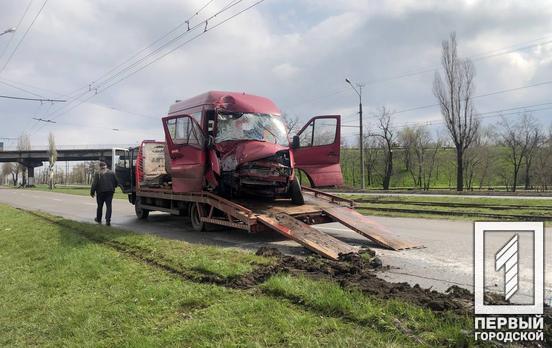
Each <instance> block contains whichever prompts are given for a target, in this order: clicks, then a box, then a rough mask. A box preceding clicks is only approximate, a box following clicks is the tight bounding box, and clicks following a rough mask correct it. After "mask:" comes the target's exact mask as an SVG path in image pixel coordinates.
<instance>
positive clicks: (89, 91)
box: [48, 0, 264, 118]
mask: <svg viewBox="0 0 552 348" xmlns="http://www.w3.org/2000/svg"><path fill="white" fill-rule="evenodd" d="M242 1H243V0H231V1H230V2H229V3H228V4H227V5H225V6H224V7H223V8H222V9H221V10H219V11H218V12H216V13H215V14H214V15H211V16H210V17H208V18H207V19H205V20H203V21H201V22H199V23H198V24H196V25H194V26H193V27H191V28H189V30H186V32H184V33H181V34H179V35H178V36H177V37H175V38H172V39H171V40H170V41H168V42H165V43H164V44H163V45H162V46H160V47H158V48H157V49H156V50H154V51H153V52H150V53H148V54H147V55H146V56H144V57H141V58H140V59H139V60H138V61H137V62H134V63H133V64H131V65H128V66H126V67H124V68H123V69H121V70H119V71H118V72H117V73H115V74H111V76H108V77H107V78H104V79H103V80H102V79H96V81H95V82H94V83H90V84H89V85H88V86H87V87H86V90H85V91H84V92H82V93H80V94H79V95H77V96H75V97H73V98H71V99H72V100H70V101H69V103H68V104H67V105H65V106H64V107H62V108H61V109H58V110H54V111H52V113H50V114H49V115H48V116H52V115H55V116H52V117H53V118H57V117H59V116H61V115H63V114H65V113H67V112H69V111H71V110H73V109H75V108H76V107H78V106H80V105H82V104H83V103H85V102H87V101H88V100H90V99H92V98H93V97H94V96H95V95H97V94H98V93H99V90H98V87H97V86H98V85H101V84H105V83H106V82H107V81H109V80H112V79H113V78H114V76H117V75H120V74H121V73H122V72H124V71H126V70H128V69H129V68H132V67H134V66H136V65H137V64H139V63H141V62H142V61H144V60H145V59H147V58H149V57H150V56H152V55H154V54H157V53H158V52H159V51H160V50H162V49H163V48H165V47H166V46H168V45H170V44H171V43H173V42H175V41H177V40H180V39H181V38H182V37H183V36H184V35H186V34H188V33H189V32H192V31H194V30H195V29H197V28H199V27H202V26H203V25H204V23H208V21H209V20H211V19H213V18H215V17H216V16H218V15H219V14H221V13H222V12H225V11H227V10H229V9H230V8H231V7H233V6H234V5H236V4H238V3H240V2H242ZM263 1H264V0H263ZM205 7H206V6H205V5H204V6H203V7H202V8H200V9H199V10H198V11H196V13H199V12H200V11H201V9H204V8H205ZM194 16H195V15H192V16H191V17H190V18H193V17H194ZM188 22H189V20H188ZM206 31H208V29H207V28H205V30H204V31H203V33H205V32H206ZM192 39H194V38H192ZM189 41H191V40H189ZM150 46H151V45H150ZM180 47H181V46H180ZM169 53H170V52H169ZM161 58H162V57H161ZM157 60H158V59H157ZM155 61H156V60H154V61H152V62H150V63H149V64H148V65H150V64H152V63H153V62H155ZM146 66H147V65H146ZM143 68H145V66H144V67H143ZM143 68H142V69H143ZM136 72H137V71H135V72H133V73H132V74H135V73H136ZM104 75H105V74H104ZM104 75H102V76H104ZM129 76H130V75H129ZM127 77H128V76H126V77H124V78H125V79H126V78H127ZM99 80H101V81H99ZM118 82H120V81H118ZM118 82H116V83H118ZM116 83H113V84H111V85H110V86H108V87H111V86H112V85H114V84H116ZM93 84H95V86H94V87H92V86H93ZM105 89H107V88H104V90H105ZM102 92H103V90H102ZM100 93H101V92H100ZM90 94H91V95H90ZM87 95H90V96H89V97H88V98H86V99H84V100H81V98H83V97H86V96H87ZM74 103H76V104H75V105H73V104H74Z"/></svg>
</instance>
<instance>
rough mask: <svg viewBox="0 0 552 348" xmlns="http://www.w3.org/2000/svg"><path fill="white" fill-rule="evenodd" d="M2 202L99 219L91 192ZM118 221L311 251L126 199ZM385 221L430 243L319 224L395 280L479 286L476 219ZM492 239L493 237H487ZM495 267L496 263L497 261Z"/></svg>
mask: <svg viewBox="0 0 552 348" xmlns="http://www.w3.org/2000/svg"><path fill="white" fill-rule="evenodd" d="M0 203H6V204H10V205H12V206H15V207H19V208H23V209H28V210H41V211H44V212H48V213H51V214H54V215H59V216H63V217H66V218H69V219H73V220H77V221H83V222H93V217H94V215H95V206H96V204H95V200H94V199H92V198H90V197H84V196H76V195H69V194H62V193H51V192H43V191H31V190H21V189H19V190H14V189H0ZM113 209H114V212H113V214H114V215H113V219H112V224H113V225H114V226H116V227H119V228H123V229H127V230H132V231H136V232H139V233H151V234H156V235H159V236H162V237H164V238H171V239H178V240H184V241H187V242H190V243H201V244H209V245H218V246H222V247H239V248H244V249H251V250H256V249H258V248H259V247H261V246H264V245H271V246H275V247H277V248H279V249H280V250H282V251H283V252H286V253H289V254H295V255H298V254H299V255H301V254H309V253H310V252H309V251H307V250H305V249H304V248H303V247H302V246H300V245H299V244H297V243H295V242H293V241H290V240H286V239H285V238H283V237H281V236H280V235H278V234H276V233H262V234H248V233H247V232H245V231H238V230H221V231H216V232H195V231H193V230H192V229H191V228H190V227H189V226H188V225H187V223H186V220H185V219H184V218H181V217H175V216H170V215H168V214H163V213H152V214H150V217H149V218H148V220H146V221H143V220H137V219H136V217H135V215H134V207H133V206H132V205H131V204H130V203H128V201H126V200H118V199H115V200H114V202H113ZM371 218H372V219H373V220H375V221H377V222H379V223H381V224H383V225H385V226H386V227H388V228H389V229H390V230H391V231H393V232H394V233H395V235H396V236H397V237H399V238H402V239H404V240H408V241H411V242H414V243H416V244H419V245H423V246H424V248H420V249H413V250H404V251H390V250H385V249H381V248H378V247H376V246H375V245H373V244H372V243H371V242H370V241H369V240H367V239H366V238H364V237H362V236H360V235H359V234H357V233H355V232H353V231H351V230H349V229H347V228H346V227H344V226H342V225H341V224H339V223H330V224H325V225H319V226H318V228H319V229H320V230H322V231H324V232H327V233H329V234H331V235H333V236H335V237H337V238H339V239H341V240H343V241H345V242H347V243H349V244H352V245H356V246H362V247H371V248H373V249H374V250H376V252H377V254H378V256H380V258H381V259H382V261H383V263H384V265H389V266H391V269H390V270H388V271H385V272H381V273H380V276H381V277H382V278H385V279H388V280H391V281H406V282H409V283H411V284H420V286H422V287H431V288H433V289H435V290H438V291H444V290H446V289H447V288H448V287H450V286H451V285H458V286H461V287H464V288H467V289H470V290H473V224H472V223H471V222H464V221H449V220H430V219H414V218H390V217H377V216H374V217H371ZM551 237H552V235H551V229H550V228H547V229H546V232H545V269H546V270H547V271H546V274H545V287H546V288H547V290H546V298H547V299H548V302H549V303H550V302H551V299H552V283H551V281H552V274H551V272H550V271H549V270H550V269H552V257H551V255H550V253H551V252H552V238H551ZM503 239H504V238H503V237H501V236H497V237H496V238H490V239H489V240H488V242H489V244H488V245H491V246H492V245H495V246H496V247H500V246H501V245H502V244H503V243H504V242H505V241H506V240H503ZM524 240H525V239H524V236H522V237H521V243H520V245H521V247H520V248H521V249H520V255H521V256H520V257H522V256H523V255H528V254H531V253H532V247H531V246H530V245H531V243H524ZM486 243H487V241H486ZM520 260H521V261H520V272H519V274H520V290H519V291H518V294H517V295H515V296H518V298H519V299H520V301H523V298H528V297H529V296H530V295H531V293H530V290H528V289H531V286H529V284H531V283H532V274H533V273H532V269H531V266H532V264H531V262H523V260H522V259H520ZM491 268H492V267H491ZM502 277H503V276H502V274H501V273H500V272H489V274H488V275H487V281H486V284H487V286H488V287H490V288H495V289H501V287H502Z"/></svg>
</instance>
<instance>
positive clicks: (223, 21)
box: [34, 0, 265, 133]
mask: <svg viewBox="0 0 552 348" xmlns="http://www.w3.org/2000/svg"><path fill="white" fill-rule="evenodd" d="M241 1H243V0H236V1H234V2H233V3H231V4H229V5H227V6H226V7H224V8H223V9H222V10H220V11H219V12H217V13H216V14H214V15H213V16H210V17H209V18H207V19H206V20H203V21H202V22H200V23H199V24H197V25H195V26H194V27H192V28H190V31H191V30H193V29H195V28H199V27H203V26H204V27H203V28H204V29H203V31H202V32H201V33H199V34H197V35H196V36H194V37H192V38H190V39H188V40H186V41H184V42H183V43H181V44H179V45H177V46H176V47H174V48H172V49H171V50H169V51H168V52H166V53H164V54H162V55H160V56H158V57H156V58H155V59H154V60H152V61H150V62H148V63H146V64H145V65H142V66H141V67H139V68H138V69H136V70H133V71H131V72H130V73H128V74H127V75H125V76H123V77H121V78H120V79H118V80H116V81H115V82H113V83H111V84H109V85H108V86H106V87H103V88H101V89H99V90H97V91H95V92H94V94H92V95H91V96H89V97H88V98H86V99H84V100H81V101H80V102H79V103H78V104H77V105H74V106H73V107H71V108H68V109H66V110H64V111H63V112H59V113H57V114H56V115H55V116H53V117H50V118H51V119H55V118H59V117H61V116H63V115H64V114H66V113H67V112H69V111H71V110H73V109H75V108H77V107H78V106H80V105H82V104H83V103H85V102H87V101H88V100H90V99H92V98H94V97H95V96H96V95H97V94H100V93H103V92H104V91H105V90H107V89H109V88H111V87H113V86H114V85H116V84H118V83H120V82H122V81H124V80H126V79H127V78H129V77H130V76H132V75H134V74H136V73H138V72H140V71H142V70H144V69H145V68H147V67H148V66H150V65H151V64H153V63H155V62H157V61H159V60H160V59H162V58H164V57H166V56H167V55H169V54H171V53H173V52H174V51H176V50H178V49H180V48H182V47H183V46H185V45H187V44H189V43H190V42H192V41H194V40H196V39H198V38H199V37H201V36H203V35H204V34H206V33H207V32H208V31H211V30H214V29H216V28H218V27H219V26H221V25H223V24H225V23H226V22H228V21H230V20H231V19H233V18H235V17H237V16H239V15H241V14H242V13H244V12H246V11H248V10H250V9H251V8H253V7H255V6H257V5H259V4H261V3H262V2H264V1H265V0H258V1H256V2H255V3H253V4H251V5H249V6H247V7H245V8H243V9H242V10H240V11H238V12H237V13H235V14H233V15H231V16H229V17H227V18H225V19H224V20H222V21H220V22H218V23H216V24H215V25H213V26H208V24H209V21H210V20H211V19H213V18H215V17H216V16H217V15H219V14H220V13H222V12H224V11H227V10H228V9H229V8H230V7H232V6H234V5H235V4H237V3H239V2H241ZM187 32H188V31H187ZM48 116H50V115H48ZM44 126H45V125H43V126H42V127H40V128H39V129H37V130H36V131H35V132H34V133H37V132H39V131H40V130H41V129H42V128H43V127H44Z"/></svg>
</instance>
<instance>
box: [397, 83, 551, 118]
mask: <svg viewBox="0 0 552 348" xmlns="http://www.w3.org/2000/svg"><path fill="white" fill-rule="evenodd" d="M549 84H552V80H549V81H543V82H537V83H534V84H530V85H526V86H520V87H515V88H508V89H503V90H499V91H494V92H489V93H485V94H479V95H476V96H473V97H472V98H473V99H477V98H484V97H489V96H492V95H497V94H504V93H509V92H514V91H519V90H522V89H527V88H532V87H539V86H544V85H549ZM439 105H440V104H428V105H421V106H416V107H413V108H408V109H404V110H399V111H395V112H394V113H393V114H401V113H403V112H410V111H415V110H421V109H429V108H432V107H436V106H439Z"/></svg>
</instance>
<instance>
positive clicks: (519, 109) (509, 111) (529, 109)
mask: <svg viewBox="0 0 552 348" xmlns="http://www.w3.org/2000/svg"><path fill="white" fill-rule="evenodd" d="M539 106H546V107H543V108H537V107H539ZM546 110H552V102H547V103H539V104H532V105H523V106H516V107H511V108H505V109H497V110H492V111H486V112H482V113H479V114H478V118H479V119H487V118H494V117H503V116H512V115H520V114H522V113H534V112H540V111H546ZM444 123H445V121H444V120H443V119H442V118H439V119H432V120H427V121H417V122H405V123H400V124H396V125H394V126H393V129H400V128H405V127H413V126H433V125H437V124H444ZM342 127H350V128H358V125H347V124H344V125H342Z"/></svg>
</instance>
